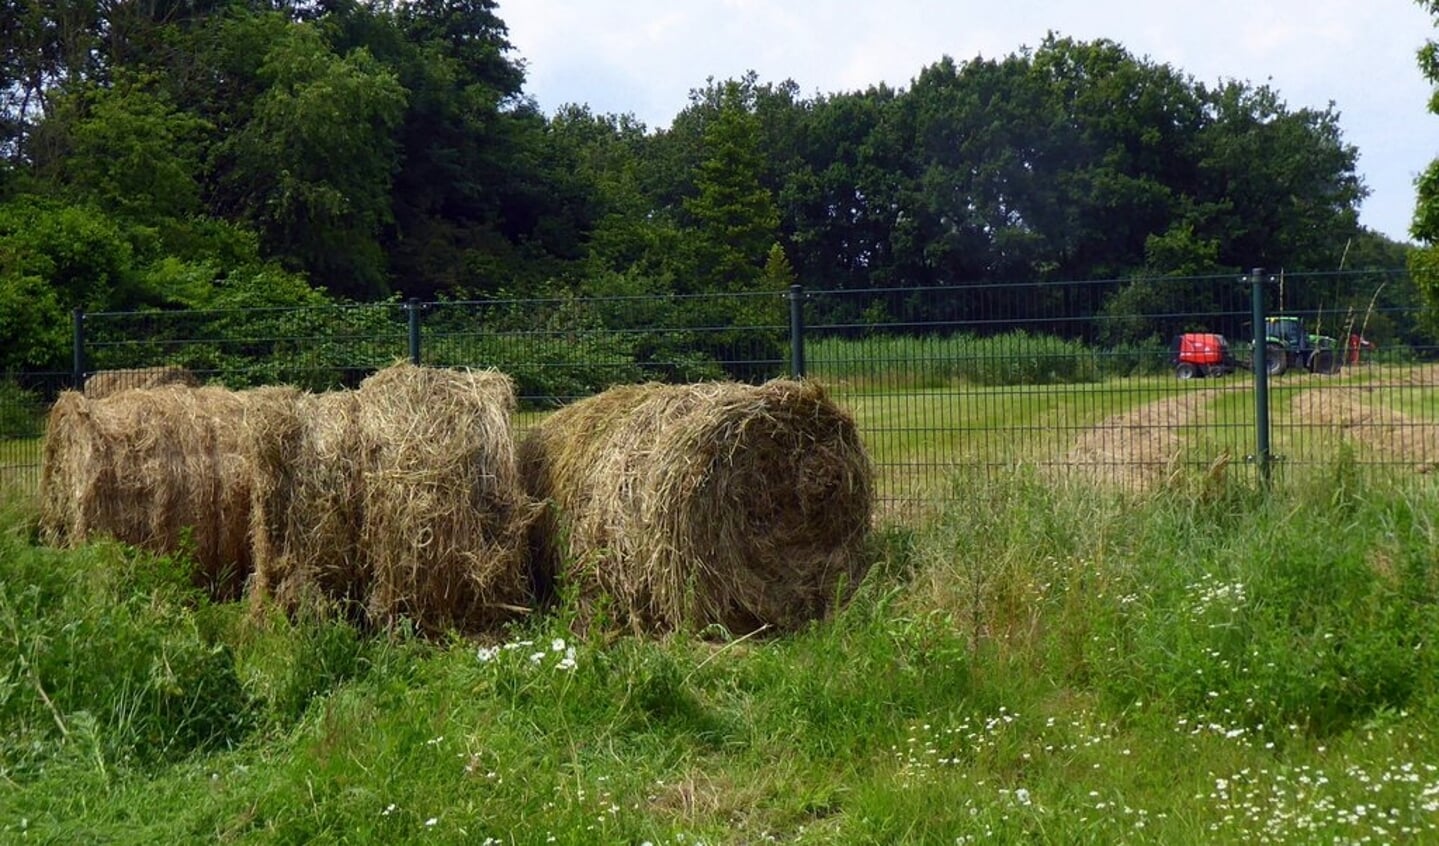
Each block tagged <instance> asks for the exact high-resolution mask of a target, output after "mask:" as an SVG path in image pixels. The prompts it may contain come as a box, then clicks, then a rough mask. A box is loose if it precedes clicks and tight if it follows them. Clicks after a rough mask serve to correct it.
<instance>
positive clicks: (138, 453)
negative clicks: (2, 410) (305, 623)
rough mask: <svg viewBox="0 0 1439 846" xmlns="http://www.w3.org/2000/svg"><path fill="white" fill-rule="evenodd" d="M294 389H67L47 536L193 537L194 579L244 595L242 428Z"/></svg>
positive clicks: (46, 478) (48, 481)
mask: <svg viewBox="0 0 1439 846" xmlns="http://www.w3.org/2000/svg"><path fill="white" fill-rule="evenodd" d="M293 393H294V392H293V391H292V390H288V389H276V388H266V389H260V390H255V391H243V392H234V391H229V390H226V389H224V388H188V387H183V386H177V385H170V386H165V387H160V388H144V389H135V390H125V391H121V392H119V393H116V394H114V395H112V396H109V397H105V398H102V399H88V398H86V397H84V396H83V395H81V394H79V393H77V392H73V391H68V392H65V393H63V394H61V396H60V398H59V399H58V400H57V402H56V403H55V406H54V408H53V409H52V410H51V413H50V418H49V422H48V425H47V427H46V440H45V448H44V464H43V467H42V470H41V481H40V486H41V532H42V535H43V536H44V537H45V538H46V540H48V541H49V542H52V543H57V544H62V545H76V544H80V543H83V542H85V541H86V540H88V539H90V538H92V537H95V536H100V535H108V536H111V537H114V538H116V539H117V540H121V541H124V542H126V543H130V544H134V545H136V546H140V547H143V548H145V549H149V550H151V551H154V552H157V553H162V554H163V553H170V552H175V551H178V550H180V549H181V547H182V546H185V544H186V543H187V541H186V540H185V539H186V537H187V536H188V547H187V548H188V549H189V550H190V551H191V552H192V553H193V555H194V558H195V561H196V564H197V565H198V570H197V571H196V572H195V573H194V579H195V582H196V583H197V584H198V585H200V586H202V587H205V588H206V589H208V590H209V591H210V592H211V593H212V595H214V596H216V597H217V598H222V599H226V598H233V597H235V596H238V594H239V592H240V590H241V588H242V587H243V585H244V581H245V579H246V577H247V576H248V575H249V573H250V569H251V565H252V556H251V551H250V542H249V523H250V492H251V491H250V485H251V477H252V472H253V470H252V466H251V465H252V459H251V454H250V452H249V445H250V439H249V437H248V434H247V425H248V423H249V422H250V420H251V419H252V418H253V416H254V414H255V413H256V410H257V409H261V408H263V407H265V406H267V405H271V404H274V403H281V404H284V403H287V402H291V401H293V400H292V396H293Z"/></svg>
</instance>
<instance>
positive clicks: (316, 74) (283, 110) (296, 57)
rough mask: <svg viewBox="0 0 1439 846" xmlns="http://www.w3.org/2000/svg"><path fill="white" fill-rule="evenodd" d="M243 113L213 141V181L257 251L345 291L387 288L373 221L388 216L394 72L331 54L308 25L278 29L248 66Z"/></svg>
mask: <svg viewBox="0 0 1439 846" xmlns="http://www.w3.org/2000/svg"><path fill="white" fill-rule="evenodd" d="M259 74H260V78H261V79H262V80H263V81H264V83H265V84H266V88H265V90H264V92H263V93H262V94H260V96H259V97H258V98H257V99H256V101H255V103H254V108H253V115H252V117H251V119H250V120H249V121H248V122H247V123H246V124H245V125H244V126H243V127H242V128H240V130H239V131H238V132H237V133H236V134H235V136H234V137H233V138H231V139H228V140H227V141H226V142H225V144H224V148H225V152H226V153H227V154H229V160H230V164H231V169H230V171H229V173H228V174H226V179H225V183H226V185H227V186H228V187H229V189H230V191H231V192H232V193H233V195H234V196H235V197H237V198H238V200H239V203H240V207H241V210H242V213H243V214H244V217H245V219H246V220H247V221H248V222H250V223H251V224H253V225H254V226H255V227H256V228H257V229H258V230H259V232H260V233H261V237H262V243H263V244H264V246H265V248H266V250H267V251H268V252H269V253H270V254H272V255H276V256H279V257H281V258H283V259H285V260H286V261H287V262H288V263H290V264H291V266H293V267H294V268H296V269H300V270H304V271H306V272H307V273H309V274H310V276H311V278H312V279H314V280H315V281H316V282H317V283H319V284H321V285H323V286H324V287H326V288H329V289H330V290H332V291H335V292H338V293H342V294H346V295H351V296H360V297H366V296H375V295H377V294H382V293H385V292H386V291H387V290H388V277H387V275H386V269H385V256H384V252H383V250H381V248H380V243H379V236H380V233H381V229H382V227H384V226H385V225H387V224H389V223H390V222H391V220H392V219H393V215H392V211H391V205H390V199H391V194H390V189H391V180H392V178H393V176H394V173H395V170H396V169H397V168H398V165H399V159H398V151H397V149H396V144H395V141H394V137H393V131H394V129H395V127H396V126H398V124H399V123H400V120H401V118H402V116H403V113H404V108H405V91H404V89H403V88H402V87H401V86H400V84H399V83H398V81H397V80H396V79H395V76H394V74H393V73H392V72H391V71H390V70H389V69H387V68H386V67H384V66H383V65H381V64H380V63H378V62H377V61H376V60H375V59H374V57H373V56H371V55H370V53H369V51H367V50H365V49H363V48H360V49H356V50H353V51H351V52H350V53H348V54H346V55H344V56H341V55H338V54H336V53H335V52H334V51H332V50H331V49H330V48H329V46H328V45H327V44H326V43H325V41H324V39H323V38H322V37H321V35H320V33H319V32H318V31H317V30H316V29H314V28H313V27H311V26H309V25H305V24H298V25H295V26H292V27H290V28H288V29H287V30H286V32H285V34H284V36H283V37H282V38H280V39H279V40H278V41H277V42H276V43H274V44H273V45H272V46H271V47H270V49H269V51H268V52H267V53H266V55H265V58H264V61H263V63H262V64H261V66H260V70H259Z"/></svg>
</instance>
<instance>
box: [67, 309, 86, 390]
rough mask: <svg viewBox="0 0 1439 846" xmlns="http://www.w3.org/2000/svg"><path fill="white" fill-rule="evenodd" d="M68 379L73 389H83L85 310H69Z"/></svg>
mask: <svg viewBox="0 0 1439 846" xmlns="http://www.w3.org/2000/svg"><path fill="white" fill-rule="evenodd" d="M70 326H71V330H72V332H71V340H70V379H71V385H73V386H74V388H75V390H77V391H81V390H84V389H85V310H84V309H79V308H77V309H75V310H74V311H72V312H70Z"/></svg>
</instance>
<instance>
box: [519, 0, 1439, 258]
mask: <svg viewBox="0 0 1439 846" xmlns="http://www.w3.org/2000/svg"><path fill="white" fill-rule="evenodd" d="M499 2H500V7H499V15H500V18H501V19H502V20H504V22H505V23H506V25H508V27H509V31H510V32H509V34H510V42H511V43H512V44H513V45H514V46H515V53H516V55H517V57H518V58H520V59H523V60H524V62H525V64H526V68H527V82H526V84H525V91H526V93H528V94H530V95H531V96H533V97H534V98H535V99H536V100H537V101H538V102H539V105H540V107H541V108H542V109H543V110H544V111H545V112H546V113H553V112H554V110H555V109H556V108H558V107H560V106H561V105H564V104H566V103H585V104H588V105H589V106H590V107H591V109H593V110H594V111H596V112H599V113H616V114H620V113H629V114H633V115H634V116H635V117H637V118H638V119H640V120H641V121H643V122H644V123H645V124H646V125H647V126H649V127H650V128H651V129H658V128H663V127H667V126H668V125H669V123H670V121H671V120H672V119H673V118H674V116H675V115H676V114H677V113H678V112H679V111H680V110H682V109H683V108H684V107H685V105H686V104H687V103H688V97H689V91H690V89H692V88H699V87H703V86H704V84H705V80H706V78H708V77H714V78H715V79H718V80H723V79H730V78H736V77H739V76H740V75H742V74H744V73H745V72H746V71H749V70H754V71H756V72H757V73H758V74H759V78H760V81H761V82H772V83H777V82H782V81H784V80H786V79H792V80H794V81H795V82H796V83H797V84H798V85H799V88H800V91H801V93H802V94H804V95H807V96H808V95H814V94H817V93H823V94H833V93H838V92H844V91H855V90H861V89H864V88H867V87H868V86H870V85H873V84H877V83H880V82H885V83H888V84H889V85H891V86H894V87H898V88H904V87H908V86H909V84H910V81H911V80H913V79H914V77H915V76H917V75H918V73H919V71H920V69H921V68H923V67H925V66H926V65H929V64H932V63H934V62H936V61H938V60H939V59H940V58H941V57H943V56H946V55H948V56H952V57H954V58H955V59H956V60H960V61H963V60H967V59H972V58H974V57H976V56H984V57H985V58H999V57H1003V56H1006V55H1009V54H1010V53H1013V52H1015V51H1016V50H1017V49H1019V48H1020V47H1021V46H1024V45H1028V46H1031V47H1032V46H1036V45H1038V44H1039V42H1040V41H1041V40H1042V39H1043V38H1044V35H1045V33H1046V32H1047V31H1049V30H1053V31H1055V32H1056V33H1057V34H1059V35H1065V36H1070V37H1073V38H1076V39H1079V40H1085V41H1088V40H1092V39H1096V38H1109V39H1112V40H1114V41H1117V42H1119V43H1120V44H1122V45H1124V46H1125V47H1126V48H1127V49H1128V50H1129V51H1130V52H1131V53H1133V54H1134V55H1136V56H1139V57H1147V58H1149V59H1150V60H1151V61H1154V62H1156V63H1160V64H1168V65H1171V66H1173V67H1175V68H1176V69H1178V70H1179V71H1181V72H1183V73H1185V74H1187V75H1189V76H1192V77H1194V78H1195V79H1196V80H1198V81H1200V82H1204V83H1214V82H1217V81H1219V80H1221V79H1240V80H1247V81H1249V82H1251V83H1255V84H1261V83H1267V84H1269V85H1271V86H1272V87H1273V88H1275V89H1276V90H1277V91H1278V92H1279V94H1280V95H1281V96H1282V97H1283V98H1284V100H1285V101H1286V102H1287V103H1288V105H1289V107H1290V108H1291V109H1299V108H1302V107H1305V106H1313V107H1317V108H1323V107H1325V106H1326V105H1328V104H1329V102H1330V101H1333V102H1334V104H1335V105H1336V106H1337V108H1338V109H1339V111H1340V124H1341V126H1342V127H1343V129H1344V136H1345V139H1346V140H1347V141H1348V142H1349V143H1351V144H1354V145H1355V146H1357V147H1358V148H1359V173H1360V175H1361V176H1362V177H1363V179H1364V182H1365V184H1366V185H1367V186H1368V187H1369V189H1370V191H1371V194H1370V196H1369V198H1368V199H1367V200H1365V201H1364V204H1363V205H1362V206H1361V207H1360V220H1361V221H1362V222H1363V223H1364V224H1365V225H1366V226H1369V227H1370V228H1372V229H1376V230H1378V231H1380V232H1383V233H1384V234H1386V235H1388V236H1390V237H1392V238H1396V239H1399V240H1409V236H1408V227H1409V221H1410V217H1411V215H1412V211H1413V206H1414V179H1415V177H1416V176H1417V175H1418V174H1419V172H1420V171H1422V170H1423V169H1424V168H1425V166H1427V164H1428V163H1429V161H1430V160H1431V159H1433V158H1435V157H1436V156H1439V117H1436V116H1434V115H1431V114H1429V112H1428V111H1426V104H1427V102H1428V98H1429V93H1430V89H1429V85H1428V84H1427V83H1426V82H1425V81H1424V78H1423V77H1422V76H1421V75H1420V73H1419V70H1418V67H1417V65H1416V64H1415V60H1414V54H1415V51H1416V50H1418V49H1419V47H1420V46H1421V45H1422V44H1423V43H1424V40H1425V38H1427V37H1430V35H1431V33H1432V32H1433V27H1432V19H1431V18H1430V17H1429V15H1427V14H1426V13H1425V12H1424V11H1423V10H1422V9H1421V8H1419V6H1418V5H1417V4H1416V3H1415V2H1413V0H1207V2H1194V0H1170V1H1169V2H1166V0H1087V2H1079V0H984V1H983V2H982V1H981V0H950V2H944V0H868V2H859V0H610V2H597V1H596V0H499Z"/></svg>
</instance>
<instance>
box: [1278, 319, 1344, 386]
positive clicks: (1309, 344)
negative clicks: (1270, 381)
mask: <svg viewBox="0 0 1439 846" xmlns="http://www.w3.org/2000/svg"><path fill="white" fill-rule="evenodd" d="M1264 335H1265V347H1266V349H1265V369H1266V370H1268V371H1269V375H1271V376H1278V375H1280V374H1282V373H1284V372H1285V371H1286V370H1290V369H1302V370H1308V371H1309V372H1311V373H1327V374H1333V373H1338V372H1339V369H1340V367H1341V366H1342V365H1343V361H1342V359H1341V357H1340V356H1339V353H1338V350H1337V345H1336V344H1335V342H1334V339H1333V338H1330V337H1327V336H1324V335H1311V334H1310V333H1309V331H1308V329H1306V327H1305V326H1304V321H1303V320H1302V319H1300V318H1298V317H1266V318H1265V319H1264Z"/></svg>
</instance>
